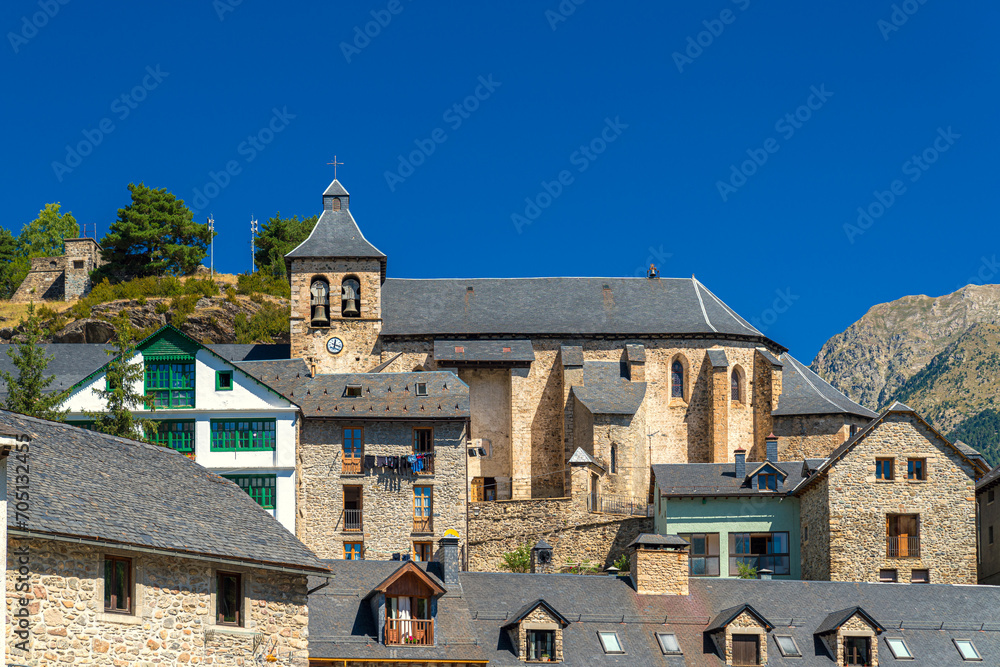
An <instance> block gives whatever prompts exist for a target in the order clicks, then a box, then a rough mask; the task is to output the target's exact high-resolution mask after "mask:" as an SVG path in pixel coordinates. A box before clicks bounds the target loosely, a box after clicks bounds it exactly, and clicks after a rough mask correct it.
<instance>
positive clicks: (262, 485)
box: [223, 475, 277, 510]
mask: <svg viewBox="0 0 1000 667" xmlns="http://www.w3.org/2000/svg"><path fill="white" fill-rule="evenodd" d="M223 477H225V478H226V479H231V480H233V481H234V482H236V484H238V485H239V487H240V488H241V489H243V490H244V491H246V492H247V493H248V494H249V495H250V497H251V498H253V500H254V502H256V503H257V504H258V505H260V506H261V507H263V508H264V509H268V510H273V509H275V506H276V503H275V500H276V498H275V495H276V494H275V487H276V486H277V476H276V475H223Z"/></svg>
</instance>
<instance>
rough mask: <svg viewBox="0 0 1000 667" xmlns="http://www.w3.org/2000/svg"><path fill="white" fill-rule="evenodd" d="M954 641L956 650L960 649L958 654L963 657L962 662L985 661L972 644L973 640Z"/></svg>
mask: <svg viewBox="0 0 1000 667" xmlns="http://www.w3.org/2000/svg"><path fill="white" fill-rule="evenodd" d="M952 641H953V642H955V648H957V649H958V653H959V655H961V656H962V660H982V659H983V656H981V655H979V651H977V650H976V647H975V645H974V644H973V643H972V640H971V639H953V640H952Z"/></svg>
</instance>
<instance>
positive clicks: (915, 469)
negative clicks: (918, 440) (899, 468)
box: [906, 459, 927, 481]
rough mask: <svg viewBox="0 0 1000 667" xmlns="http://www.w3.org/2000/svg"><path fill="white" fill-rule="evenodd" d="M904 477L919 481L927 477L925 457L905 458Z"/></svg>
mask: <svg viewBox="0 0 1000 667" xmlns="http://www.w3.org/2000/svg"><path fill="white" fill-rule="evenodd" d="M906 479H915V480H920V481H923V480H925V479H927V459H907V460H906Z"/></svg>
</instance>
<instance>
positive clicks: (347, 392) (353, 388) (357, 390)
mask: <svg viewBox="0 0 1000 667" xmlns="http://www.w3.org/2000/svg"><path fill="white" fill-rule="evenodd" d="M344 398H361V385H360V384H349V385H347V387H345V388H344Z"/></svg>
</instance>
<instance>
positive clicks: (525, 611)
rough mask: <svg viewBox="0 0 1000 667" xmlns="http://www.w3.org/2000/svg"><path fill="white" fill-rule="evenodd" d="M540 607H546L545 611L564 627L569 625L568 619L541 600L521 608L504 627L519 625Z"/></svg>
mask: <svg viewBox="0 0 1000 667" xmlns="http://www.w3.org/2000/svg"><path fill="white" fill-rule="evenodd" d="M539 607H545V611H547V612H548V613H549V615H550V616H552V617H554V618H555V619H556V620H557V621H559V623H561V624H562V626H563V627H566V626H567V625H569V619H568V618H566V617H565V616H563V615H562V614H560V613H559V612H558V611H556V609H555V607H553V606H552V605H550V604H549V603H548V602H546V601H545V600H543V599H541V598H539V599H537V600H535V601H534V602H529V603H528V604H526V605H524V606H523V607H521V609H520V610H518V611H517V612H515V614H514V615H513V616H512V617H511V619H510V621H508V622H507V625H505V626H503V627H505V628H509V627H510V626H512V625H517V624H518V623H520V622H521V621H523V620H524V619H525V617H526V616H527V615H528V614H530V613H531V612H533V611H535V609H537V608H539Z"/></svg>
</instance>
